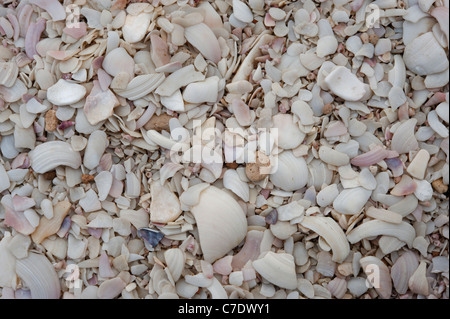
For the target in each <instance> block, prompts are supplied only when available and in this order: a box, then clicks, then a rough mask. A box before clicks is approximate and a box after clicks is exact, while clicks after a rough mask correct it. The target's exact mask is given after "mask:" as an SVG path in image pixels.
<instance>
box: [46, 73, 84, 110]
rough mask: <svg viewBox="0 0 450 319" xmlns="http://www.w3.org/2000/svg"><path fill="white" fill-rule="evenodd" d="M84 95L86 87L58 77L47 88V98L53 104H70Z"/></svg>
mask: <svg viewBox="0 0 450 319" xmlns="http://www.w3.org/2000/svg"><path fill="white" fill-rule="evenodd" d="M85 95H86V88H85V87H84V86H82V85H80V84H75V83H71V82H69V81H67V80H63V79H59V80H58V82H56V84H54V85H52V86H51V87H49V88H48V89H47V99H48V100H49V102H51V103H52V104H54V105H71V104H75V103H76V102H78V101H80V100H81V99H82V98H83V97H84V96H85Z"/></svg>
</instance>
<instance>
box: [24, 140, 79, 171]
mask: <svg viewBox="0 0 450 319" xmlns="http://www.w3.org/2000/svg"><path fill="white" fill-rule="evenodd" d="M28 156H29V158H30V161H31V168H32V169H33V170H34V171H35V172H36V173H39V174H43V173H46V172H48V171H51V170H53V169H55V168H56V167H58V166H60V165H64V166H69V167H72V168H79V167H80V165H81V156H80V154H79V153H78V152H75V151H74V150H72V147H71V146H70V144H69V143H66V142H60V141H51V142H46V143H43V144H40V145H38V146H36V147H35V148H34V149H33V150H32V151H31V152H29V153H28Z"/></svg>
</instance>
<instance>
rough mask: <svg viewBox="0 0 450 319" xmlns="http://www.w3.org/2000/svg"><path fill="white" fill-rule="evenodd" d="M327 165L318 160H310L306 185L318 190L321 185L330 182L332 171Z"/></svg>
mask: <svg viewBox="0 0 450 319" xmlns="http://www.w3.org/2000/svg"><path fill="white" fill-rule="evenodd" d="M327 166H328V165H327V164H325V163H324V162H322V161H320V160H312V161H311V162H310V163H309V165H308V170H309V173H310V174H309V176H310V178H309V179H308V186H314V187H315V188H316V190H320V189H321V188H322V185H323V184H325V185H329V184H331V180H332V178H333V172H332V171H331V170H330V169H328V167H327Z"/></svg>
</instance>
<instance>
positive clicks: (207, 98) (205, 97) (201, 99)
mask: <svg viewBox="0 0 450 319" xmlns="http://www.w3.org/2000/svg"><path fill="white" fill-rule="evenodd" d="M218 92H219V78H218V77H217V76H211V77H209V78H207V79H206V80H205V81H201V82H194V83H190V84H188V85H187V86H186V88H185V89H184V91H183V99H184V100H185V101H186V102H189V103H195V104H199V103H206V102H209V103H215V102H217V97H218Z"/></svg>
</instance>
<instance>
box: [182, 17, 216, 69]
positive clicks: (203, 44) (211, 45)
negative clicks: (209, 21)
mask: <svg viewBox="0 0 450 319" xmlns="http://www.w3.org/2000/svg"><path fill="white" fill-rule="evenodd" d="M184 36H185V37H186V40H187V41H188V42H189V43H190V44H192V45H193V46H194V47H195V48H196V49H197V50H199V51H200V53H201V54H202V55H203V56H204V57H205V58H206V59H208V60H211V61H213V62H214V63H218V62H219V61H220V59H221V58H222V54H221V50H220V45H219V41H217V38H216V36H215V35H214V33H213V32H212V31H211V29H210V28H209V27H208V26H207V25H206V24H204V23H199V24H196V25H193V26H190V27H187V28H186V29H184Z"/></svg>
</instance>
